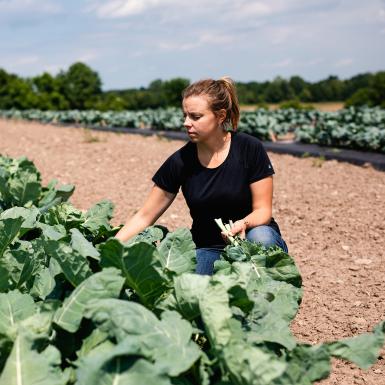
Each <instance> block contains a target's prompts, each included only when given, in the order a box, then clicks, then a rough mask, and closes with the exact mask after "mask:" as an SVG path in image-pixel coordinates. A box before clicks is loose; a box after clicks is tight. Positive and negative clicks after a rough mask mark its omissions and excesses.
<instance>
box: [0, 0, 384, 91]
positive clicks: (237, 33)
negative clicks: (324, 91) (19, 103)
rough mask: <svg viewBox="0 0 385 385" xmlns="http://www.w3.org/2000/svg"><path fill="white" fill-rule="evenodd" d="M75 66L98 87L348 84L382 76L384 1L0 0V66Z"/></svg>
mask: <svg viewBox="0 0 385 385" xmlns="http://www.w3.org/2000/svg"><path fill="white" fill-rule="evenodd" d="M77 61H81V62H84V63H86V64H88V65H89V66H90V67H91V68H92V69H94V70H96V71H97V72H98V73H99V75H100V77H101V79H102V82H103V89H104V90H109V89H123V88H133V87H141V86H144V87H146V86H148V84H149V83H150V82H151V81H152V80H154V79H163V80H167V79H170V78H175V77H184V78H187V79H190V80H191V81H195V80H198V79H202V78H208V77H212V78H215V79H217V78H220V77H221V76H230V77H232V78H233V79H234V80H236V81H253V80H254V81H265V80H273V79H274V78H275V77H276V76H282V77H285V78H289V77H290V76H292V75H300V76H302V77H303V78H304V79H306V80H307V81H317V80H321V79H324V78H326V77H328V76H329V75H337V76H339V77H340V78H342V79H346V78H349V77H351V76H354V75H356V74H359V73H363V72H376V71H380V70H385V0H260V1H251V0H222V1H219V0H205V1H204V0H194V1H183V0H178V1H177V0H103V1H102V0H83V1H82V0H77V1H75V0H66V1H64V0H57V1H54V0H0V68H3V69H5V70H6V71H8V72H11V73H15V74H18V75H20V76H23V77H27V76H28V77H29V76H35V75H39V74H42V73H43V72H45V71H46V72H50V73H52V74H57V73H58V72H59V71H60V70H66V69H68V67H69V66H70V65H71V64H73V63H75V62H77Z"/></svg>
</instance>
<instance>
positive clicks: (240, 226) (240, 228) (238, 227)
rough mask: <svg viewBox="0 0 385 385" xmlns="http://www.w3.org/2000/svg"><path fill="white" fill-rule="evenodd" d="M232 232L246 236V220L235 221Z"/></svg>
mask: <svg viewBox="0 0 385 385" xmlns="http://www.w3.org/2000/svg"><path fill="white" fill-rule="evenodd" d="M231 234H233V236H234V235H239V236H240V237H241V238H242V239H245V238H246V223H245V222H244V221H235V222H234V223H233V225H232V226H231Z"/></svg>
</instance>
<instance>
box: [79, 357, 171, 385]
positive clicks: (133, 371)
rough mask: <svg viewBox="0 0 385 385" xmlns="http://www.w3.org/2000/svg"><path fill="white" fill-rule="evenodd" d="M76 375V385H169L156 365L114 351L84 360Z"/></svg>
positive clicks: (169, 382)
mask: <svg viewBox="0 0 385 385" xmlns="http://www.w3.org/2000/svg"><path fill="white" fill-rule="evenodd" d="M113 353H115V355H116V357H114V355H113ZM111 356H112V357H111ZM107 359H108V360H107ZM77 375H78V381H77V383H76V385H89V384H92V385H149V384H154V385H155V384H156V385H171V381H170V380H169V378H168V376H167V375H165V374H164V373H161V372H160V370H159V369H158V368H157V366H156V365H153V364H152V363H150V362H148V361H146V360H144V359H135V358H127V357H122V356H120V352H115V351H114V352H112V354H109V355H106V354H104V355H103V354H100V356H98V357H91V358H90V359H88V360H84V363H81V365H80V367H79V368H78V370H77Z"/></svg>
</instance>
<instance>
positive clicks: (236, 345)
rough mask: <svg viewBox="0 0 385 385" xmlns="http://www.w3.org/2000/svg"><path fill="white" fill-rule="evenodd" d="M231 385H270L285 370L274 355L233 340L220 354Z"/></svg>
mask: <svg viewBox="0 0 385 385" xmlns="http://www.w3.org/2000/svg"><path fill="white" fill-rule="evenodd" d="M221 356H222V357H221V359H222V362H223V365H225V367H226V369H227V370H228V371H229V374H230V379H231V381H230V382H231V384H232V385H271V383H272V381H273V380H274V379H276V378H278V377H279V376H280V375H281V374H282V373H283V372H284V371H285V369H286V363H285V362H283V361H282V360H280V359H279V358H277V357H276V356H275V355H274V354H268V353H266V352H265V351H263V350H262V349H260V348H258V347H255V346H252V345H250V344H248V343H245V342H244V341H242V340H240V339H238V338H235V339H232V340H231V341H230V343H229V344H228V345H226V346H225V347H224V348H223V351H222V352H221Z"/></svg>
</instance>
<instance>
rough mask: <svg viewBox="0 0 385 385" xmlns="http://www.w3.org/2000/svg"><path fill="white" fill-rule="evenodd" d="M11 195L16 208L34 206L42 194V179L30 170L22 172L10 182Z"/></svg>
mask: <svg viewBox="0 0 385 385" xmlns="http://www.w3.org/2000/svg"><path fill="white" fill-rule="evenodd" d="M8 189H9V194H10V195H11V196H12V200H13V205H14V206H25V205H32V204H33V203H34V202H37V200H38V198H39V196H40V193H41V184H40V177H39V176H38V174H36V173H34V172H30V171H29V170H21V171H18V172H17V173H15V175H13V177H12V178H10V179H9V180H8Z"/></svg>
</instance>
